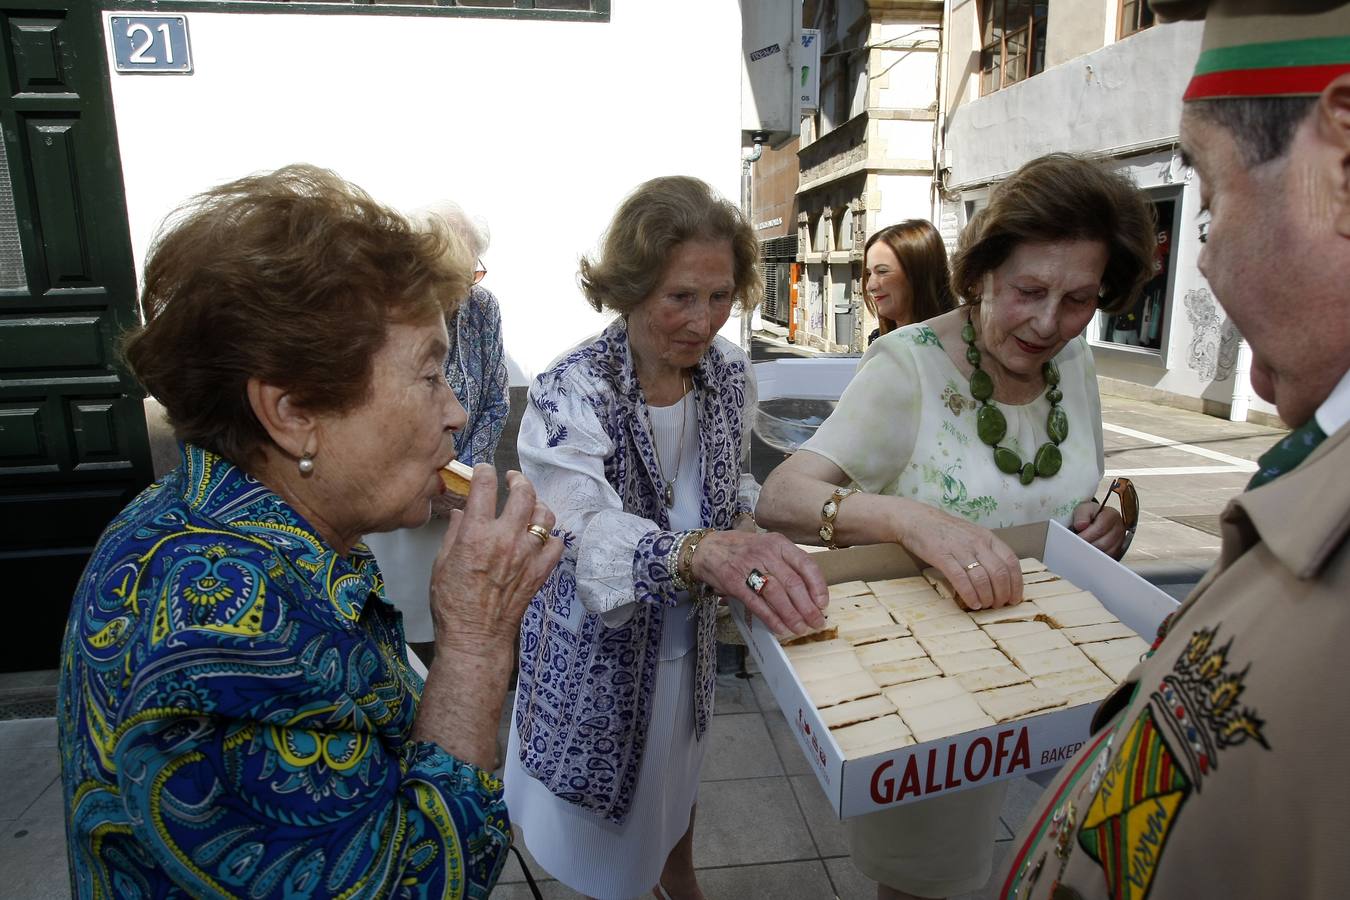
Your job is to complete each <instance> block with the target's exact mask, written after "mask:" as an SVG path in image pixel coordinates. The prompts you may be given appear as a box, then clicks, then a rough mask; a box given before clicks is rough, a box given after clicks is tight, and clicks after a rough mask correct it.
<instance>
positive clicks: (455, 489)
mask: <svg viewBox="0 0 1350 900" xmlns="http://www.w3.org/2000/svg"><path fill="white" fill-rule="evenodd" d="M440 474H441V483H442V484H444V485H445V490H446V491H447V492H448V493H451V494H455V495H457V496H459V497H467V496H469V483H470V482H472V481H473V467H472V466H469V465H465V464H464V463H462V462H460V461H459V460H457V459H452V460H450V461H449V462H448V463H446V464H445V468H443V469H441V473H440Z"/></svg>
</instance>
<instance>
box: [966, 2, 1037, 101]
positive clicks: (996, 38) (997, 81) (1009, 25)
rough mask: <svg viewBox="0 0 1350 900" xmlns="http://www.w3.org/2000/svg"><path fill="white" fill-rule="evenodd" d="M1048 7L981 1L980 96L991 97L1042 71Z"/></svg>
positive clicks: (1033, 4) (1032, 4)
mask: <svg viewBox="0 0 1350 900" xmlns="http://www.w3.org/2000/svg"><path fill="white" fill-rule="evenodd" d="M1049 5H1050V4H1049V3H1034V2H1030V0H984V2H983V3H982V4H981V5H980V93H981V94H992V93H993V92H994V91H997V90H999V89H1001V88H1005V87H1007V86H1008V85H1010V84H1016V83H1017V82H1019V81H1025V80H1026V79H1027V78H1030V77H1031V76H1032V75H1035V74H1037V73H1038V72H1043V71H1044V70H1045V25H1046V19H1047V17H1048V9H1049Z"/></svg>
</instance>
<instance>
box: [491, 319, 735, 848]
mask: <svg viewBox="0 0 1350 900" xmlns="http://www.w3.org/2000/svg"><path fill="white" fill-rule="evenodd" d="M693 384H694V400H695V404H696V408H697V411H698V438H699V466H700V470H701V473H702V479H701V483H702V489H703V491H702V495H703V496H702V508H701V519H702V523H703V525H704V526H706V527H711V528H716V529H719V530H726V529H729V528H731V527H732V524H733V520H734V519H735V516H736V514H737V513H739V512H753V511H754V503H755V500H756V499H757V498H758V492H759V486H758V485H757V484H756V483H755V481H754V479H753V478H752V477H751V476H750V475H749V474H742V473H743V472H744V470H745V465H744V464H745V462H746V457H747V455H748V452H749V433H750V432H749V429H750V426H751V424H752V420H753V417H754V413H755V383H754V375H753V371H752V369H751V366H750V361H749V359H748V358H747V357H746V355H745V352H744V351H742V350H741V349H740V348H739V347H737V346H736V345H735V344H732V343H731V342H730V341H727V340H725V339H723V338H720V337H719V338H715V339H714V341H713V344H712V346H711V347H710V348H709V349H708V351H707V353H705V354H704V356H703V359H702V360H700V361H699V363H698V366H697V367H696V368H695V370H694V373H693ZM519 449H520V462H521V470H522V471H523V472H524V473H525V475H526V476H528V477H529V479H530V480H531V481H532V482H533V483H534V486H535V490H536V493H537V494H538V496H539V499H540V500H542V501H543V502H545V503H547V504H548V505H549V507H550V508H551V509H552V510H553V511H554V513H555V514H556V515H557V523H558V528H559V530H560V532H561V533H562V535H563V538H564V541H565V543H566V551H565V552H564V554H563V559H562V562H561V563H559V565H558V568H557V569H556V570H554V572H553V574H552V575H551V576H550V577H549V579H548V581H546V582H545V583H544V586H543V587H542V588H541V589H540V591H539V593H538V594H537V595H536V596H535V598H534V600H533V601H532V602H531V604H530V607H529V609H528V610H527V611H526V613H525V618H524V620H523V621H522V623H521V636H520V668H519V676H518V685H517V696H516V707H515V709H516V713H515V715H516V720H515V725H516V728H517V731H518V732H519V734H520V738H521V740H520V760H521V764H522V765H523V767H524V768H525V770H526V771H527V772H529V773H530V774H531V775H532V776H533V777H534V778H535V779H536V780H538V781H539V782H541V783H542V784H543V785H544V786H545V787H547V788H548V789H549V790H550V791H552V792H553V793H554V794H555V795H557V796H558V797H561V798H562V799H564V800H567V801H570V802H572V803H576V804H577V805H579V806H581V807H582V808H584V809H588V810H591V811H593V812H595V813H597V814H599V815H601V816H604V817H605V818H607V819H609V820H611V821H613V822H616V823H622V822H623V821H624V818H625V817H626V816H627V814H628V810H629V807H630V805H631V803H632V794H633V789H634V787H635V786H636V784H637V776H638V771H639V768H640V766H641V763H642V754H643V749H644V747H645V746H646V735H647V726H648V719H649V717H650V708H651V699H652V691H653V688H654V686H655V676H656V663H657V659H658V656H659V651H660V646H661V631H662V623H663V622H664V619H665V611H666V610H667V609H669V608H671V607H672V606H674V605H675V604H676V603H678V602H679V599H680V592H679V591H678V590H677V589H676V587H675V584H674V581H673V578H672V573H671V571H670V569H669V568H668V559H667V557H668V555H669V553H670V551H671V549H672V547H673V546H674V545H675V544H676V543H677V542H679V541H680V540H682V538H683V534H684V533H683V532H674V531H671V530H670V520H669V515H668V513H667V510H666V507H665V505H664V503H662V501H661V499H660V498H661V495H662V492H663V491H664V490H665V483H664V481H663V480H662V476H661V469H660V466H659V464H658V462H657V459H656V455H655V450H654V449H653V446H652V440H651V424H650V420H649V418H648V413H647V402H646V399H645V398H644V396H643V393H642V387H641V385H640V384H639V383H638V380H637V376H636V374H635V373H634V370H633V359H632V354H631V351H630V349H629V344H628V328H627V323H626V322H625V321H624V320H623V319H622V318H618V319H615V320H614V321H613V322H612V323H611V324H610V325H609V326H608V327H607V328H606V329H605V330H604V331H603V332H602V333H601V334H600V335H599V337H597V338H594V339H592V340H590V341H589V342H587V343H584V344H582V345H581V346H579V347H577V348H576V349H574V350H573V351H571V352H569V353H568V354H567V355H565V356H564V357H563V358H562V359H561V360H560V361H558V362H557V363H555V364H554V365H553V367H552V368H551V369H550V370H549V371H547V372H545V373H544V374H542V375H540V376H539V377H538V378H537V379H536V380H535V383H534V385H533V386H532V387H531V388H530V402H529V406H528V407H527V408H526V410H525V416H524V419H523V421H522V422H521V430H520V442H519ZM696 608H697V610H698V624H697V629H696V633H697V652H698V660H697V666H696V675H695V678H696V683H695V685H694V696H695V704H696V705H695V729H696V736H697V737H699V738H701V737H702V735H703V733H704V732H705V731H706V729H707V726H708V717H709V715H710V714H711V712H712V703H713V694H714V689H715V687H716V676H717V666H716V637H715V624H716V623H715V612H716V610H715V609H714V607H713V604H712V603H709V602H702V603H699V604H697V607H696Z"/></svg>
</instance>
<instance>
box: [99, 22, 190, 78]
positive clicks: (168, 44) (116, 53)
mask: <svg viewBox="0 0 1350 900" xmlns="http://www.w3.org/2000/svg"><path fill="white" fill-rule="evenodd" d="M108 38H109V40H111V41H112V47H113V62H114V65H115V66H116V69H117V74H119V75H129V74H132V73H137V72H145V73H149V74H154V75H191V74H192V47H191V45H190V44H189V43H188V31H187V17H186V16H135V15H120V16H109V17H108Z"/></svg>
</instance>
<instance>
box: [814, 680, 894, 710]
mask: <svg viewBox="0 0 1350 900" xmlns="http://www.w3.org/2000/svg"><path fill="white" fill-rule="evenodd" d="M805 687H806V695H807V696H808V697H810V698H811V702H812V703H814V704H815V705H816V708H817V709H824V708H825V707H827V706H834V705H835V704H836V703H843V702H844V701H845V700H857V699H859V698H861V697H871V696H872V695H874V694H879V693H881V687H880V685H878V684H877V683H876V681H875V680H874V679H873V678H872V676H871V675H868V674H867V672H865V671H860V672H851V673H849V674H847V675H836V676H834V677H832V678H823V679H821V680H820V681H812V682H808V683H807V684H806V685H805Z"/></svg>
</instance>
